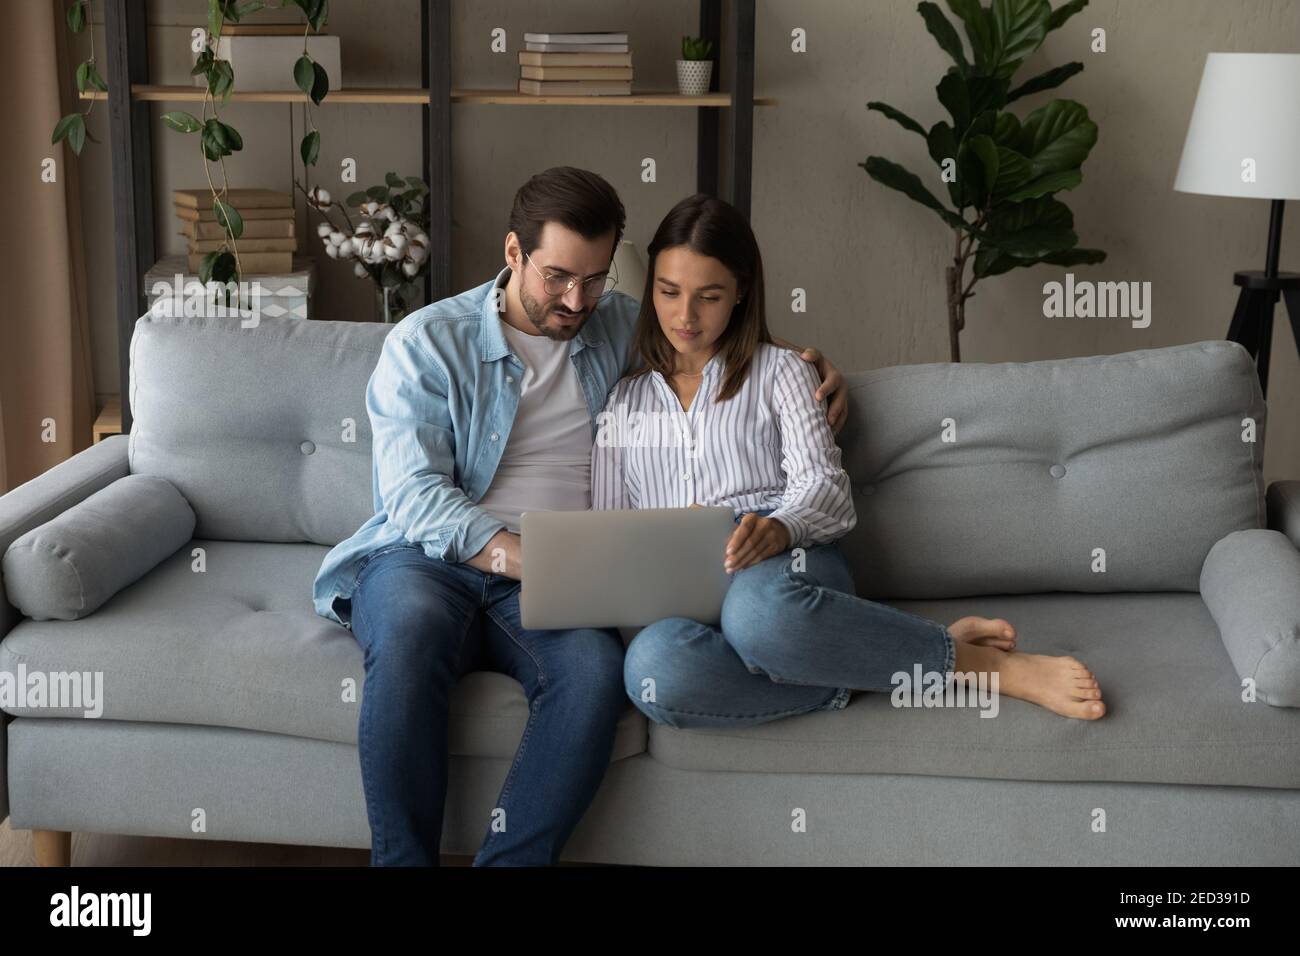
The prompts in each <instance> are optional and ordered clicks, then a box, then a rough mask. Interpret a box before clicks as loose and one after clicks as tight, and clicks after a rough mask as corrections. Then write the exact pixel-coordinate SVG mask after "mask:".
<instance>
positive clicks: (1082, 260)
mask: <svg viewBox="0 0 1300 956" xmlns="http://www.w3.org/2000/svg"><path fill="white" fill-rule="evenodd" d="M947 4H948V9H949V10H951V11H952V13H953V14H954V15H955V16H956V17H957V18H958V19H960V20H961V22H962V24H963V26H964V27H965V32H966V39H967V41H968V42H969V44H970V50H971V57H970V59H967V57H966V51H965V49H964V48H963V46H962V41H961V38H960V37H959V36H958V35H957V30H956V28H955V27H954V26H953V25H952V23H951V22H950V21H949V20H948V18H947V17H945V16H944V15H943V12H942V11H941V10H940V9H939V7H938V5H937V4H935V3H931V2H928V0H927V2H922V3H921V4H919V5H918V6H917V12H918V13H920V14H921V17H922V19H924V20H925V26H926V29H927V30H929V32H930V34H931V35H932V36H933V37H934V38H935V40H936V41H937V42H938V44H939V46H940V48H941V49H942V50H943V51H944V52H945V53H947V54H948V56H949V57H950V58H951V59H952V61H953V65H952V66H951V67H949V69H948V72H947V73H946V74H945V75H944V77H943V79H942V80H940V81H939V85H938V87H937V88H936V92H937V94H938V97H939V102H940V104H942V105H943V107H944V108H945V109H946V110H947V111H948V114H949V116H950V117H951V120H952V121H951V123H949V122H946V121H945V122H939V123H936V124H935V125H934V126H932V127H930V129H929V130H928V131H927V130H926V128H925V127H924V126H922V125H921V124H920V123H918V122H917V121H916V120H914V119H912V118H911V117H910V116H907V115H906V114H904V113H902V112H901V111H899V110H897V109H895V108H894V107H892V106H889V105H888V104H886V103H880V102H871V103H868V104H867V108H868V109H871V110H876V111H877V112H880V113H882V114H883V115H884V116H885V117H887V118H888V119H891V120H893V121H894V122H896V123H898V124H899V125H900V126H902V127H903V128H904V129H906V130H908V131H910V132H913V133H916V134H917V135H918V136H920V137H921V138H922V139H924V140H925V142H926V147H927V149H928V151H929V153H930V158H931V159H933V160H934V162H935V163H936V164H937V165H938V166H939V168H940V169H941V170H942V171H943V176H942V178H943V181H944V182H945V183H946V184H947V187H948V197H949V199H951V200H952V204H953V206H954V207H955V208H954V209H949V208H948V207H947V206H945V205H944V204H943V203H942V202H940V201H939V199H938V198H936V197H935V195H934V194H933V193H931V192H930V190H929V189H927V188H926V186H925V185H924V184H923V183H922V182H921V179H920V178H919V177H918V176H916V175H915V174H913V173H911V172H909V171H908V170H906V169H904V168H903V167H902V166H899V165H898V164H897V163H893V162H890V161H889V160H887V159H884V158H883V157H880V156H871V157H869V158H868V159H867V161H866V162H864V163H859V164H858V165H859V166H862V167H863V168H864V169H866V171H867V174H868V175H870V176H871V178H872V179H875V180H876V181H877V182H879V183H881V184H883V185H885V186H888V187H889V188H890V189H896V190H898V191H899V192H901V193H903V194H904V195H906V196H907V197H908V198H910V199H912V200H914V201H915V202H918V203H920V204H921V205H923V206H925V207H926V208H927V209H930V210H932V211H934V212H935V213H937V214H938V215H939V216H940V218H942V219H943V221H944V222H945V223H947V224H948V225H949V226H950V227H951V228H952V230H953V233H954V249H953V259H952V265H950V266H948V267H947V268H946V270H945V275H946V282H945V286H946V292H947V296H946V298H947V303H948V335H949V350H950V352H951V357H952V360H953V361H954V362H957V361H960V360H961V349H960V344H959V338H958V337H959V335H960V334H961V331H962V329H963V328H965V325H966V301H967V300H968V299H970V298H971V297H972V296H973V295H974V292H973V291H972V290H973V289H974V287H975V284H976V283H977V282H979V281H980V280H981V279H987V278H990V277H992V276H996V275H1000V274H1002V273H1004V272H1010V271H1011V270H1012V269H1019V268H1027V267H1029V266H1033V265H1037V264H1039V263H1048V264H1050V265H1056V266H1073V265H1090V264H1093V263H1098V262H1102V261H1103V260H1104V259H1105V258H1106V253H1104V252H1102V251H1101V250H1099V249H1080V248H1077V245H1078V242H1079V237H1078V235H1076V234H1075V232H1074V214H1073V213H1072V212H1071V211H1070V209H1069V207H1068V206H1066V205H1065V203H1063V202H1061V201H1060V200H1059V199H1057V198H1056V194H1057V193H1059V192H1065V191H1067V190H1071V189H1074V188H1075V187H1076V186H1078V185H1079V184H1080V183H1081V182H1082V181H1083V173H1082V170H1081V169H1080V167H1081V166H1082V165H1083V162H1084V160H1085V159H1087V157H1088V153H1089V152H1090V151H1091V150H1092V147H1093V145H1094V144H1095V143H1096V142H1097V124H1096V123H1094V122H1093V121H1092V120H1091V119H1089V118H1088V111H1087V109H1085V108H1084V107H1083V105H1082V104H1080V103H1076V102H1074V101H1073V100H1053V101H1052V102H1050V103H1048V104H1046V105H1045V106H1043V107H1040V108H1039V109H1036V110H1034V111H1033V112H1032V113H1030V114H1029V116H1027V117H1026V118H1025V119H1024V120H1023V121H1022V120H1021V119H1020V118H1019V117H1018V116H1016V115H1015V114H1014V113H1011V112H1008V111H1007V110H1006V109H1005V107H1006V106H1007V105H1008V104H1010V103H1012V102H1014V101H1016V100H1018V99H1020V98H1021V97H1024V96H1028V95H1030V94H1031V93H1040V92H1042V91H1044V90H1050V89H1054V88H1055V87H1058V86H1060V85H1061V84H1062V83H1064V82H1065V81H1066V80H1068V79H1069V78H1070V77H1072V76H1074V75H1075V74H1076V73H1079V72H1080V71H1082V70H1083V64H1082V63H1067V64H1065V65H1064V66H1058V67H1055V68H1053V69H1050V70H1047V71H1046V72H1044V73H1041V74H1039V75H1038V76H1035V77H1032V78H1031V79H1028V80H1026V81H1025V82H1023V83H1021V84H1019V85H1018V86H1016V87H1014V88H1013V87H1012V86H1011V82H1012V77H1013V76H1014V75H1015V73H1016V71H1017V70H1018V69H1019V68H1020V66H1021V65H1022V64H1023V63H1024V62H1025V60H1026V59H1027V58H1028V57H1029V56H1030V55H1031V54H1033V53H1034V52H1035V51H1036V50H1038V48H1039V47H1040V46H1042V44H1043V40H1044V39H1045V38H1046V37H1047V34H1048V33H1050V32H1051V31H1053V30H1056V29H1058V28H1059V27H1061V26H1062V25H1064V23H1065V22H1066V21H1067V20H1069V19H1070V17H1072V16H1074V15H1075V14H1076V13H1078V12H1079V11H1080V10H1082V9H1083V8H1084V7H1086V6H1087V5H1088V0H1069V2H1067V3H1064V4H1062V5H1061V6H1059V7H1057V8H1056V9H1053V8H1052V5H1051V3H1049V2H1048V0H992V3H991V4H990V5H989V6H984V5H982V4H981V3H980V2H979V0H947ZM968 263H969V264H970V265H971V272H972V275H971V277H970V279H969V281H967V279H966V266H967V264H968Z"/></svg>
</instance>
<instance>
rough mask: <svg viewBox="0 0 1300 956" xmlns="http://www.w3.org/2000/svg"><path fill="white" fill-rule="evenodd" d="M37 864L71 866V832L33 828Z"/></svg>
mask: <svg viewBox="0 0 1300 956" xmlns="http://www.w3.org/2000/svg"><path fill="white" fill-rule="evenodd" d="M32 848H33V849H34V850H35V851H36V865H37V866H71V865H72V834H71V833H69V832H68V831H66V830H33V831H32Z"/></svg>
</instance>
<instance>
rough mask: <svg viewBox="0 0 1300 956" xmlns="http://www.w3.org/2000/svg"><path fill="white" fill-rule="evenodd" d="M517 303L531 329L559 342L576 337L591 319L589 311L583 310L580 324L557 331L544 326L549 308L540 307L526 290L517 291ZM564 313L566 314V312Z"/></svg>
mask: <svg viewBox="0 0 1300 956" xmlns="http://www.w3.org/2000/svg"><path fill="white" fill-rule="evenodd" d="M519 302H520V304H521V305H522V306H523V307H524V315H526V316H528V321H529V322H531V323H532V324H533V328H535V329H536V330H537V331H538V332H540V333H541V334H542V335H544V336H546V337H547V338H548V339H555V340H557V341H560V342H566V341H568V340H569V339H571V338H573V337H574V336H575V335H577V334H578V332H579V331H581V329H582V327H583V326H584V325H586V324H587V319H589V318H591V310H590V309H584V310H583V311H584V313H585V315H584V317H583V319H582V321H581V322H576V323H574V324H573V325H571V326H567V327H561V328H558V329H556V328H550V327H548V326H547V325H546V324H545V323H546V319H547V316H548V315H550V312H549V311H548V308H550V307H548V306H544V305H542V304H541V303H540V302H538V301H537V300H536V299H534V298H533V297H532V296H531V295H530V294H529V292H528V290H527V289H524V288H522V287H521V288H520V290H519ZM565 311H566V313H567V310H565Z"/></svg>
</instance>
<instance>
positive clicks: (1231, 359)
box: [840, 342, 1265, 598]
mask: <svg viewBox="0 0 1300 956" xmlns="http://www.w3.org/2000/svg"><path fill="white" fill-rule="evenodd" d="M846 377H847V379H848V382H849V387H850V389H851V391H850V396H851V411H850V417H849V421H848V423H847V425H846V426H845V429H844V431H843V433H841V435H840V444H841V446H842V447H843V448H844V452H845V454H844V462H845V468H846V469H847V470H848V472H849V474H850V476H851V477H852V479H853V487H854V503H855V505H856V507H857V515H858V524H857V527H856V528H855V529H854V530H853V531H852V532H850V533H849V535H848V536H847V537H846V539H845V540H844V541H843V542H842V546H843V548H844V550H845V552H846V554H847V555H848V557H849V561H850V563H851V564H852V565H853V567H854V572H855V576H856V580H857V586H858V593H859V594H860V595H862V596H864V597H890V598H948V597H961V596H965V595H974V594H1012V593H1035V592H1044V591H1096V592H1104V591H1147V590H1155V591H1195V590H1196V589H1197V586H1198V580H1199V576H1200V572H1201V565H1202V563H1203V562H1204V560H1205V556H1206V555H1207V554H1208V553H1209V550H1210V548H1211V547H1213V545H1214V544H1215V542H1217V541H1218V540H1219V539H1220V538H1222V537H1224V536H1225V535H1227V534H1229V533H1231V532H1233V531H1239V530H1242V529H1247V528H1259V527H1263V525H1264V513H1265V512H1264V482H1263V474H1262V471H1261V462H1262V460H1263V452H1264V448H1263V437H1264V415H1265V408H1264V401H1263V397H1262V395H1261V393H1260V388H1259V379H1258V377H1257V376H1256V374H1255V370H1254V364H1253V362H1252V361H1251V359H1250V356H1249V355H1248V353H1247V352H1246V350H1245V349H1243V348H1242V347H1241V346H1240V345H1237V344H1235V343H1229V342H1197V343H1193V344H1190V345H1181V346H1174V347H1171V348H1162V349H1152V350H1143V351H1136V352H1127V353H1123V354H1120V355H1109V356H1096V357H1088V358H1073V359H1060V360H1054V361H1046V362H1029V363H1002V364H996V365H976V364H968V363H961V364H950V363H944V364H934V365H912V366H899V367H894V368H883V369H877V370H875V371H870V372H862V373H857V374H853V375H849V376H846ZM1246 419H1251V420H1253V421H1254V422H1255V423H1256V424H1255V429H1254V438H1255V439H1256V440H1255V441H1253V442H1251V441H1246V440H1243V435H1244V436H1245V437H1247V438H1248V437H1250V430H1249V429H1250V425H1249V423H1245V424H1243V422H1244V420H1246Z"/></svg>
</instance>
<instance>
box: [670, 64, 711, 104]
mask: <svg viewBox="0 0 1300 956" xmlns="http://www.w3.org/2000/svg"><path fill="white" fill-rule="evenodd" d="M712 77H713V61H712V60H678V61H677V92H678V93H680V94H681V95H682V96H700V95H702V94H704V93H707V92H709V80H710V79H712Z"/></svg>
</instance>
